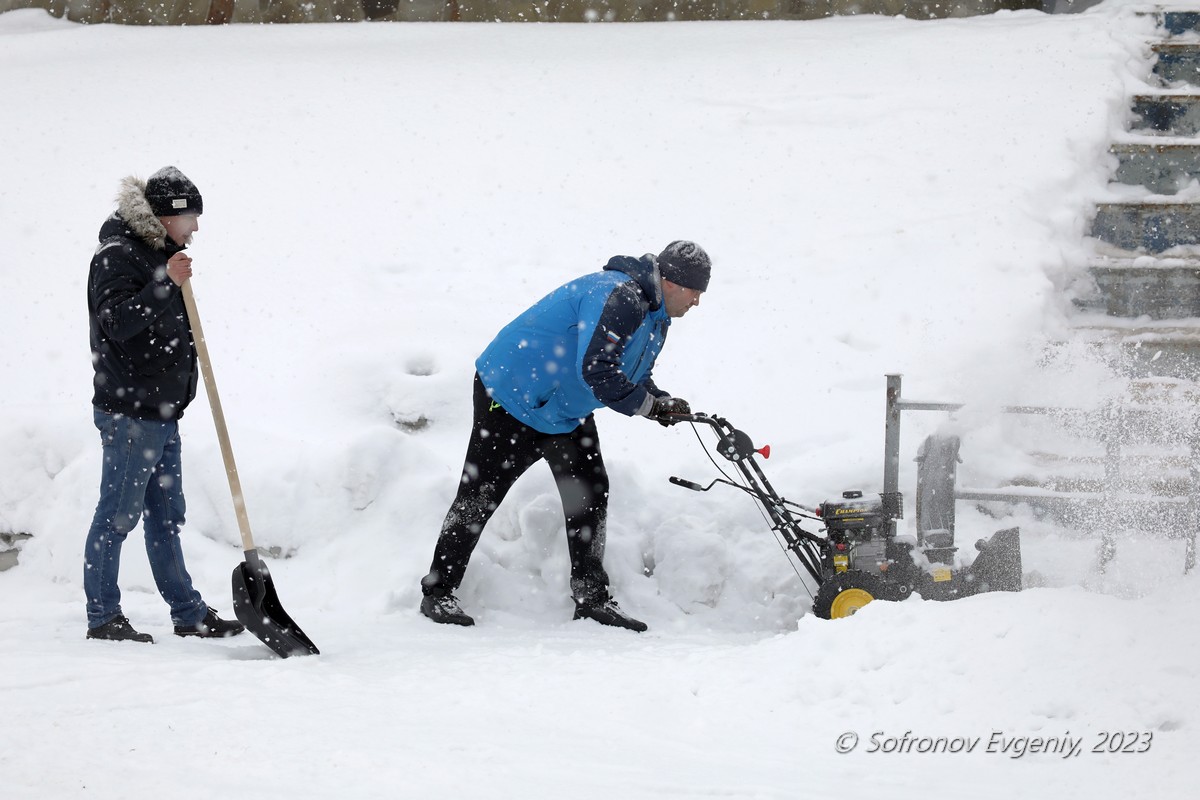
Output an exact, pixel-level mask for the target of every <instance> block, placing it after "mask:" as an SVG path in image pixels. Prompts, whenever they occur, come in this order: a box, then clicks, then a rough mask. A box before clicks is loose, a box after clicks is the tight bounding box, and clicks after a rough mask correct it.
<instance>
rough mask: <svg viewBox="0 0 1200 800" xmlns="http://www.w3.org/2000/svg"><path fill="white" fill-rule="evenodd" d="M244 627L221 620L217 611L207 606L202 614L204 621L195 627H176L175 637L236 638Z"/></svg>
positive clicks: (238, 623)
mask: <svg viewBox="0 0 1200 800" xmlns="http://www.w3.org/2000/svg"><path fill="white" fill-rule="evenodd" d="M244 630H246V627H245V626H244V625H242V623H240V622H237V621H235V620H228V619H221V618H220V617H218V616H217V610H216V609H215V608H213V607H212V606H209V608H208V611H206V612H205V613H204V619H202V620H200V621H199V622H197V623H196V624H195V625H176V626H175V635H176V636H199V637H200V638H201V639H224V638H225V637H227V636H237V635H238V634H239V633H241V632H242V631H244Z"/></svg>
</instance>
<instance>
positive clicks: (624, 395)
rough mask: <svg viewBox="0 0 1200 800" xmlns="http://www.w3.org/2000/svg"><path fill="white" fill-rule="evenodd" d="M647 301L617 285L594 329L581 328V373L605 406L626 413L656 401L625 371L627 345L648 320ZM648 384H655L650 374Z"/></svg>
mask: <svg viewBox="0 0 1200 800" xmlns="http://www.w3.org/2000/svg"><path fill="white" fill-rule="evenodd" d="M645 316H646V312H645V309H644V308H643V303H642V300H641V298H640V297H638V296H637V294H636V292H635V291H634V290H633V289H631V288H630V287H628V286H624V285H622V286H617V287H616V288H614V289H613V291H612V292H610V293H609V295H608V298H607V299H606V300H605V301H604V307H603V308H602V309H601V311H600V316H599V318H598V319H597V321H596V325H595V327H593V328H590V329H589V328H587V327H586V326H583V327H581V328H580V332H579V334H580V339H581V341H580V342H579V349H580V351H581V352H582V353H583V357H582V360H581V363H580V372H581V374H582V377H583V381H584V383H586V384H587V385H588V388H589V389H591V390H592V394H594V395H595V396H596V399H597V400H599V401H600V402H601V403H603V404H604V405H606V406H608V407H609V408H611V409H613V410H614V411H618V412H620V413H622V414H624V415H626V416H629V417H632V416H634V415H635V414H639V413H645V412H644V411H643V410H642V409H643V406H648V405H649V404H650V403H651V402H653V398H652V396H651V391H650V389H648V388H647V386H646V385H639V384H636V383H634V382H633V381H631V380H629V378H628V377H627V376H626V375H625V373H624V372H622V371H621V364H622V359H623V358H624V357H625V345H626V344H627V343H628V341H629V337H630V336H632V335H633V333H634V332H635V331H636V330H637V329H638V327H639V326H640V325H641V324H642V321H643V320H644V319H645ZM645 383H646V384H648V385H649V386H651V387H653V386H654V383H653V381H651V380H650V378H649V375H647V378H646V381H645Z"/></svg>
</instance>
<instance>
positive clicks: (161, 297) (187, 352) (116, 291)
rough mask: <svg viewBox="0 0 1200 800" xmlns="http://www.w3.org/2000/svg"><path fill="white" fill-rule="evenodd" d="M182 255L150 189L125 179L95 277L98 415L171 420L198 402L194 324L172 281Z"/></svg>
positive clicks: (95, 260)
mask: <svg viewBox="0 0 1200 800" xmlns="http://www.w3.org/2000/svg"><path fill="white" fill-rule="evenodd" d="M183 249H184V248H183V247H182V246H180V245H178V244H176V243H175V242H174V241H172V240H171V239H170V238H169V237H168V236H167V232H166V229H165V228H163V226H162V223H161V222H159V221H158V218H157V217H155V216H154V214H153V212H152V211H151V210H150V204H149V203H148V202H147V201H146V198H145V183H144V182H142V181H140V180H138V179H136V178H126V179H125V181H124V182H123V183H122V190H121V194H120V195H119V196H118V203H117V211H116V213H114V214H113V215H112V216H111V217H109V218H108V219H107V220H105V222H104V224H103V225H102V226H101V227H100V246H99V247H98V248H97V250H96V253H95V255H94V256H93V257H92V264H91V270H90V273H89V275H88V315H89V317H90V326H91V346H92V364H93V366H94V367H95V371H96V374H95V379H94V383H95V394H94V396H93V397H92V404H93V405H94V406H95V407H96V408H98V409H100V410H102V411H107V412H109V413H115V414H124V415H127V416H130V417H136V418H138V419H148V420H159V421H165V420H174V419H177V418H179V417H181V416H183V411H184V409H185V408H187V406H188V404H189V403H191V401H192V399H193V398H195V396H196V382H197V369H196V349H195V345H194V344H193V342H192V332H191V325H190V323H189V321H188V316H187V310H186V309H185V308H184V304H183V295H182V293H181V291H180V289H179V287H178V286H176V285H175V283H174V282H173V281H172V280H171V279H170V278H169V277H167V259H169V258H170V257H171V256H172V255H174V254H175V253H177V252H179V251H180V250H183Z"/></svg>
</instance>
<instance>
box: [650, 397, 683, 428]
mask: <svg viewBox="0 0 1200 800" xmlns="http://www.w3.org/2000/svg"><path fill="white" fill-rule="evenodd" d="M690 413H692V407H691V406H690V405H688V401H687V400H684V399H683V398H681V397H656V398H654V405H653V406H651V407H650V413H649V414H647V416H648V417H650V419H652V420H654V421H655V422H657V423H658V424H659V425H662V426H663V427H664V428H665V427H668V426H670V425H674V424H675V422H677V421H678V420H676V419H674V417H675V415H677V414H690Z"/></svg>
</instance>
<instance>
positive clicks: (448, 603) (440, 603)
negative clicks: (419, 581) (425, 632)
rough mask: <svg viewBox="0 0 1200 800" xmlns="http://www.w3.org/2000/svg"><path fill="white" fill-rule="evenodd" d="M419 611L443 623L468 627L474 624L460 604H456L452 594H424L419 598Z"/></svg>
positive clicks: (456, 601)
mask: <svg viewBox="0 0 1200 800" xmlns="http://www.w3.org/2000/svg"><path fill="white" fill-rule="evenodd" d="M421 613H422V614H424V615H425V616H427V617H429V618H430V619H431V620H433V621H434V622H439V623H441V624H443V625H464V626H468V627H469V626H471V625H474V624H475V620H474V619H472V618H471V617H470V616H469V615H468V614H467V612H465V611H463V610H462V606H460V605H459V604H458V600H456V599H455V598H454V595H452V594H444V595H432V594H427V595H425V597H423V598H422V599H421Z"/></svg>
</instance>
